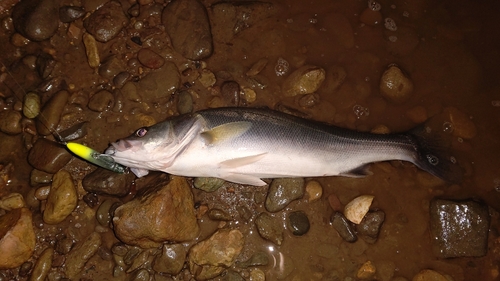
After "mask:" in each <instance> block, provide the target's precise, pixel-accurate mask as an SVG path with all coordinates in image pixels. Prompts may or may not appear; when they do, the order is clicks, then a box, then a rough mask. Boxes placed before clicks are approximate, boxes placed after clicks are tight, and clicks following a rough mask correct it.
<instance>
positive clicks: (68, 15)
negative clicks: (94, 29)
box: [59, 6, 85, 23]
mask: <svg viewBox="0 0 500 281" xmlns="http://www.w3.org/2000/svg"><path fill="white" fill-rule="evenodd" d="M83 15H85V10H84V9H83V8H82V7H78V6H62V7H61V8H59V19H60V20H61V21H62V22H64V23H69V22H72V21H75V20H77V19H79V18H81V17H83Z"/></svg>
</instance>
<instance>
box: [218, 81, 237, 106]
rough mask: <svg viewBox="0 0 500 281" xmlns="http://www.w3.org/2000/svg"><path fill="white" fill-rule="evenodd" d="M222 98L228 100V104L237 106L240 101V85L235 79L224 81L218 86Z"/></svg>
mask: <svg viewBox="0 0 500 281" xmlns="http://www.w3.org/2000/svg"><path fill="white" fill-rule="evenodd" d="M220 93H221V96H222V98H223V99H224V100H226V101H229V104H228V105H229V106H238V104H239V103H240V85H239V84H238V83H236V82H235V81H225V82H224V83H222V85H221V87H220Z"/></svg>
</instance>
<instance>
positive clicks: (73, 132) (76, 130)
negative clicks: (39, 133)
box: [57, 122, 89, 142]
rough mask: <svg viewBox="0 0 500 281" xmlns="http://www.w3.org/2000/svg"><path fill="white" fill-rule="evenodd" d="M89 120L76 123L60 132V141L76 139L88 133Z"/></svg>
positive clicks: (58, 135)
mask: <svg viewBox="0 0 500 281" xmlns="http://www.w3.org/2000/svg"><path fill="white" fill-rule="evenodd" d="M88 127H89V122H81V123H78V124H75V125H73V126H71V127H69V128H68V129H66V130H64V131H61V132H58V134H57V138H58V141H60V142H68V141H74V140H77V139H80V138H83V137H84V136H86V135H87V131H88Z"/></svg>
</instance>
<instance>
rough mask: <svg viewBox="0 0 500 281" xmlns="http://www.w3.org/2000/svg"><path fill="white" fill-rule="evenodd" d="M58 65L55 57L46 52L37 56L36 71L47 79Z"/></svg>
mask: <svg viewBox="0 0 500 281" xmlns="http://www.w3.org/2000/svg"><path fill="white" fill-rule="evenodd" d="M55 66H56V61H55V60H54V58H53V57H52V56H51V55H49V54H46V53H42V54H40V55H39V56H38V57H37V58H36V71H37V72H38V74H39V75H40V77H42V78H43V79H47V78H48V77H49V76H50V74H51V73H52V71H53V70H54V68H55Z"/></svg>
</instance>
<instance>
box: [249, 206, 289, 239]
mask: <svg viewBox="0 0 500 281" xmlns="http://www.w3.org/2000/svg"><path fill="white" fill-rule="evenodd" d="M255 225H256V226H257V230H258V231H259V234H260V236H262V238H264V239H266V240H269V241H271V242H273V243H274V244H276V245H278V246H279V245H281V243H283V239H284V237H283V229H282V228H281V225H280V223H279V222H278V221H277V220H276V219H274V218H273V217H272V216H271V215H270V214H268V213H265V212H263V213H260V214H259V215H257V217H256V218H255Z"/></svg>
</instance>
